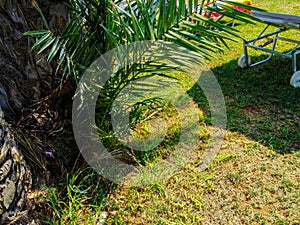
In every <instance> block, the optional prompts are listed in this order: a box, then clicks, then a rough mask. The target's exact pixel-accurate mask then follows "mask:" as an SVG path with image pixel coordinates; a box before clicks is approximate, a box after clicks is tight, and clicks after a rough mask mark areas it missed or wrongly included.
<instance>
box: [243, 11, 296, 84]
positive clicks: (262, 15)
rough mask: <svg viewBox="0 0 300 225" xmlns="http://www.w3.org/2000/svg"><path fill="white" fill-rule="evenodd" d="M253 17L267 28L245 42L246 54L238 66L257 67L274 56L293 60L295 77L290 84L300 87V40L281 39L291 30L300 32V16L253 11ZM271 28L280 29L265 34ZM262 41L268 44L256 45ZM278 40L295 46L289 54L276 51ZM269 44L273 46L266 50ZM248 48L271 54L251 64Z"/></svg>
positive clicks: (293, 76)
mask: <svg viewBox="0 0 300 225" xmlns="http://www.w3.org/2000/svg"><path fill="white" fill-rule="evenodd" d="M251 15H252V16H254V17H256V18H257V19H259V20H260V21H261V22H263V23H266V24H267V26H266V28H265V29H263V31H262V32H261V33H260V34H259V35H258V37H256V38H253V39H250V40H244V54H243V55H241V57H240V58H239V60H238V65H239V66H240V67H241V68H246V67H253V66H257V65H259V64H261V63H264V62H266V61H268V60H270V59H271V58H272V56H273V54H276V55H281V56H283V57H287V58H291V59H292V62H293V75H292V77H291V80H290V84H291V85H292V86H294V87H300V70H298V69H297V55H298V54H300V40H293V39H289V38H284V37H279V34H280V33H282V32H284V31H286V30H289V29H299V31H300V16H296V15H288V14H279V13H270V12H261V11H252V12H251ZM269 26H275V27H278V29H277V30H276V31H274V32H270V33H267V34H265V32H266V30H267V29H268V27H269ZM299 36H300V35H299ZM261 39H266V42H265V43H264V44H260V45H256V42H257V41H258V40H261ZM299 39H300V38H299ZM277 40H282V41H285V42H290V43H292V44H294V45H295V46H294V47H293V48H292V49H291V50H289V51H288V52H279V51H276V50H275V48H276V43H277ZM269 44H272V47H271V48H266V46H267V45H269ZM248 48H253V49H256V50H260V51H264V52H267V53H269V56H268V57H267V58H266V59H264V60H261V61H259V62H256V63H251V60H250V56H249V55H248Z"/></svg>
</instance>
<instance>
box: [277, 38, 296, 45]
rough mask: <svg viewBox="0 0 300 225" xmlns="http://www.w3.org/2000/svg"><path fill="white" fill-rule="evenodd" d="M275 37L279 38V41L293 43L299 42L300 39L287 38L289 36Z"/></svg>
mask: <svg viewBox="0 0 300 225" xmlns="http://www.w3.org/2000/svg"><path fill="white" fill-rule="evenodd" d="M277 39H278V40H281V41H287V42H291V43H295V44H300V41H297V40H293V39H289V38H284V37H277Z"/></svg>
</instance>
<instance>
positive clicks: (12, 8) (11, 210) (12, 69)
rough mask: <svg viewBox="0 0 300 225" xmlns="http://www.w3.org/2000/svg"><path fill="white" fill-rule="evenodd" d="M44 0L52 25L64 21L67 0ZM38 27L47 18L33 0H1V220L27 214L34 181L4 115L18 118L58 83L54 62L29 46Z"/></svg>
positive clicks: (10, 219)
mask: <svg viewBox="0 0 300 225" xmlns="http://www.w3.org/2000/svg"><path fill="white" fill-rule="evenodd" d="M39 4H40V6H41V8H42V10H43V12H45V16H46V19H47V20H48V21H50V22H49V24H50V26H51V27H52V28H59V27H60V26H63V25H64V23H65V22H66V19H67V18H66V16H67V14H66V12H67V10H66V7H65V6H64V5H63V3H62V1H55V2H51V1H39ZM33 29H43V22H42V19H41V17H40V15H39V14H38V12H37V10H36V9H35V8H34V7H33V5H32V1H31V0H0V224H8V223H9V224H14V223H15V222H16V221H18V220H19V218H20V217H21V216H22V217H23V216H24V214H26V192H27V191H28V189H30V187H31V183H32V182H31V181H32V179H31V172H30V168H29V167H28V166H27V164H26V162H25V160H24V158H23V156H22V154H21V153H20V151H19V149H18V147H17V143H16V141H15V140H14V136H13V135H12V133H11V131H10V128H9V127H8V125H7V123H6V122H5V120H4V114H5V118H6V119H7V120H8V121H12V120H16V119H17V118H18V116H19V115H20V114H21V111H22V110H23V109H24V108H26V107H28V106H30V105H31V104H32V103H34V102H37V101H38V100H39V99H40V98H41V97H43V96H46V95H48V94H49V93H50V92H51V90H52V89H53V88H54V87H55V85H57V83H58V81H57V79H56V78H55V77H54V76H53V69H52V67H51V66H50V64H49V63H48V62H47V61H46V60H45V59H44V58H43V56H42V55H40V54H37V52H36V51H31V50H30V49H31V47H32V45H33V44H34V42H35V40H34V39H33V38H31V37H28V36H24V35H23V33H24V32H26V31H29V30H33ZM2 110H3V111H2ZM18 224H20V221H18Z"/></svg>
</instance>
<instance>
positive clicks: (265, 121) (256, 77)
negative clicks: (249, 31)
mask: <svg viewBox="0 0 300 225" xmlns="http://www.w3.org/2000/svg"><path fill="white" fill-rule="evenodd" d="M264 57H265V56H259V57H253V58H252V61H254V62H255V61H258V60H261V59H262V58H264ZM291 68H292V62H291V60H290V59H286V58H282V57H277V56H274V57H273V58H272V59H271V61H269V62H267V63H264V64H262V65H259V66H257V67H253V68H249V69H241V68H239V67H238V66H237V59H235V60H232V61H230V62H228V63H225V64H223V65H221V66H218V67H215V68H212V71H213V73H214V74H215V76H216V77H217V79H218V81H219V84H220V86H221V88H222V91H223V94H224V98H225V102H226V107H227V117H228V119H227V130H229V131H233V132H240V133H243V134H244V135H245V136H247V137H249V138H251V139H253V140H255V141H257V142H259V143H261V144H263V145H265V146H267V147H269V148H272V149H274V150H275V151H277V152H279V153H281V154H285V153H290V152H293V151H299V150H300V104H299V103H300V102H299V100H300V88H293V87H292V86H290V84H289V83H290V78H291V76H292V69H291ZM199 91H200V92H201V90H200V88H199V87H197V86H194V87H193V88H192V89H191V90H190V91H189V93H190V94H191V95H192V96H193V97H194V99H195V101H196V102H197V103H198V105H199V107H200V108H202V109H204V110H205V108H208V105H207V101H206V100H204V98H205V97H204V96H203V94H200V95H199ZM208 113H209V112H208Z"/></svg>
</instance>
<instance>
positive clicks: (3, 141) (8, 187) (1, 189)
mask: <svg viewBox="0 0 300 225" xmlns="http://www.w3.org/2000/svg"><path fill="white" fill-rule="evenodd" d="M31 180H32V179H31V172H30V169H29V167H28V166H27V164H26V162H25V161H24V159H23V156H22V155H21V154H20V152H19V151H18V148H17V145H16V142H15V140H14V136H13V135H12V134H11V132H10V129H9V127H8V125H7V123H6V122H5V120H4V114H3V112H2V110H1V107H0V222H1V224H7V223H8V222H13V221H16V220H18V219H19V218H20V217H23V215H24V214H26V210H25V211H23V210H24V206H25V203H26V193H27V191H28V189H29V188H30V187H31ZM22 211H23V212H22Z"/></svg>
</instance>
